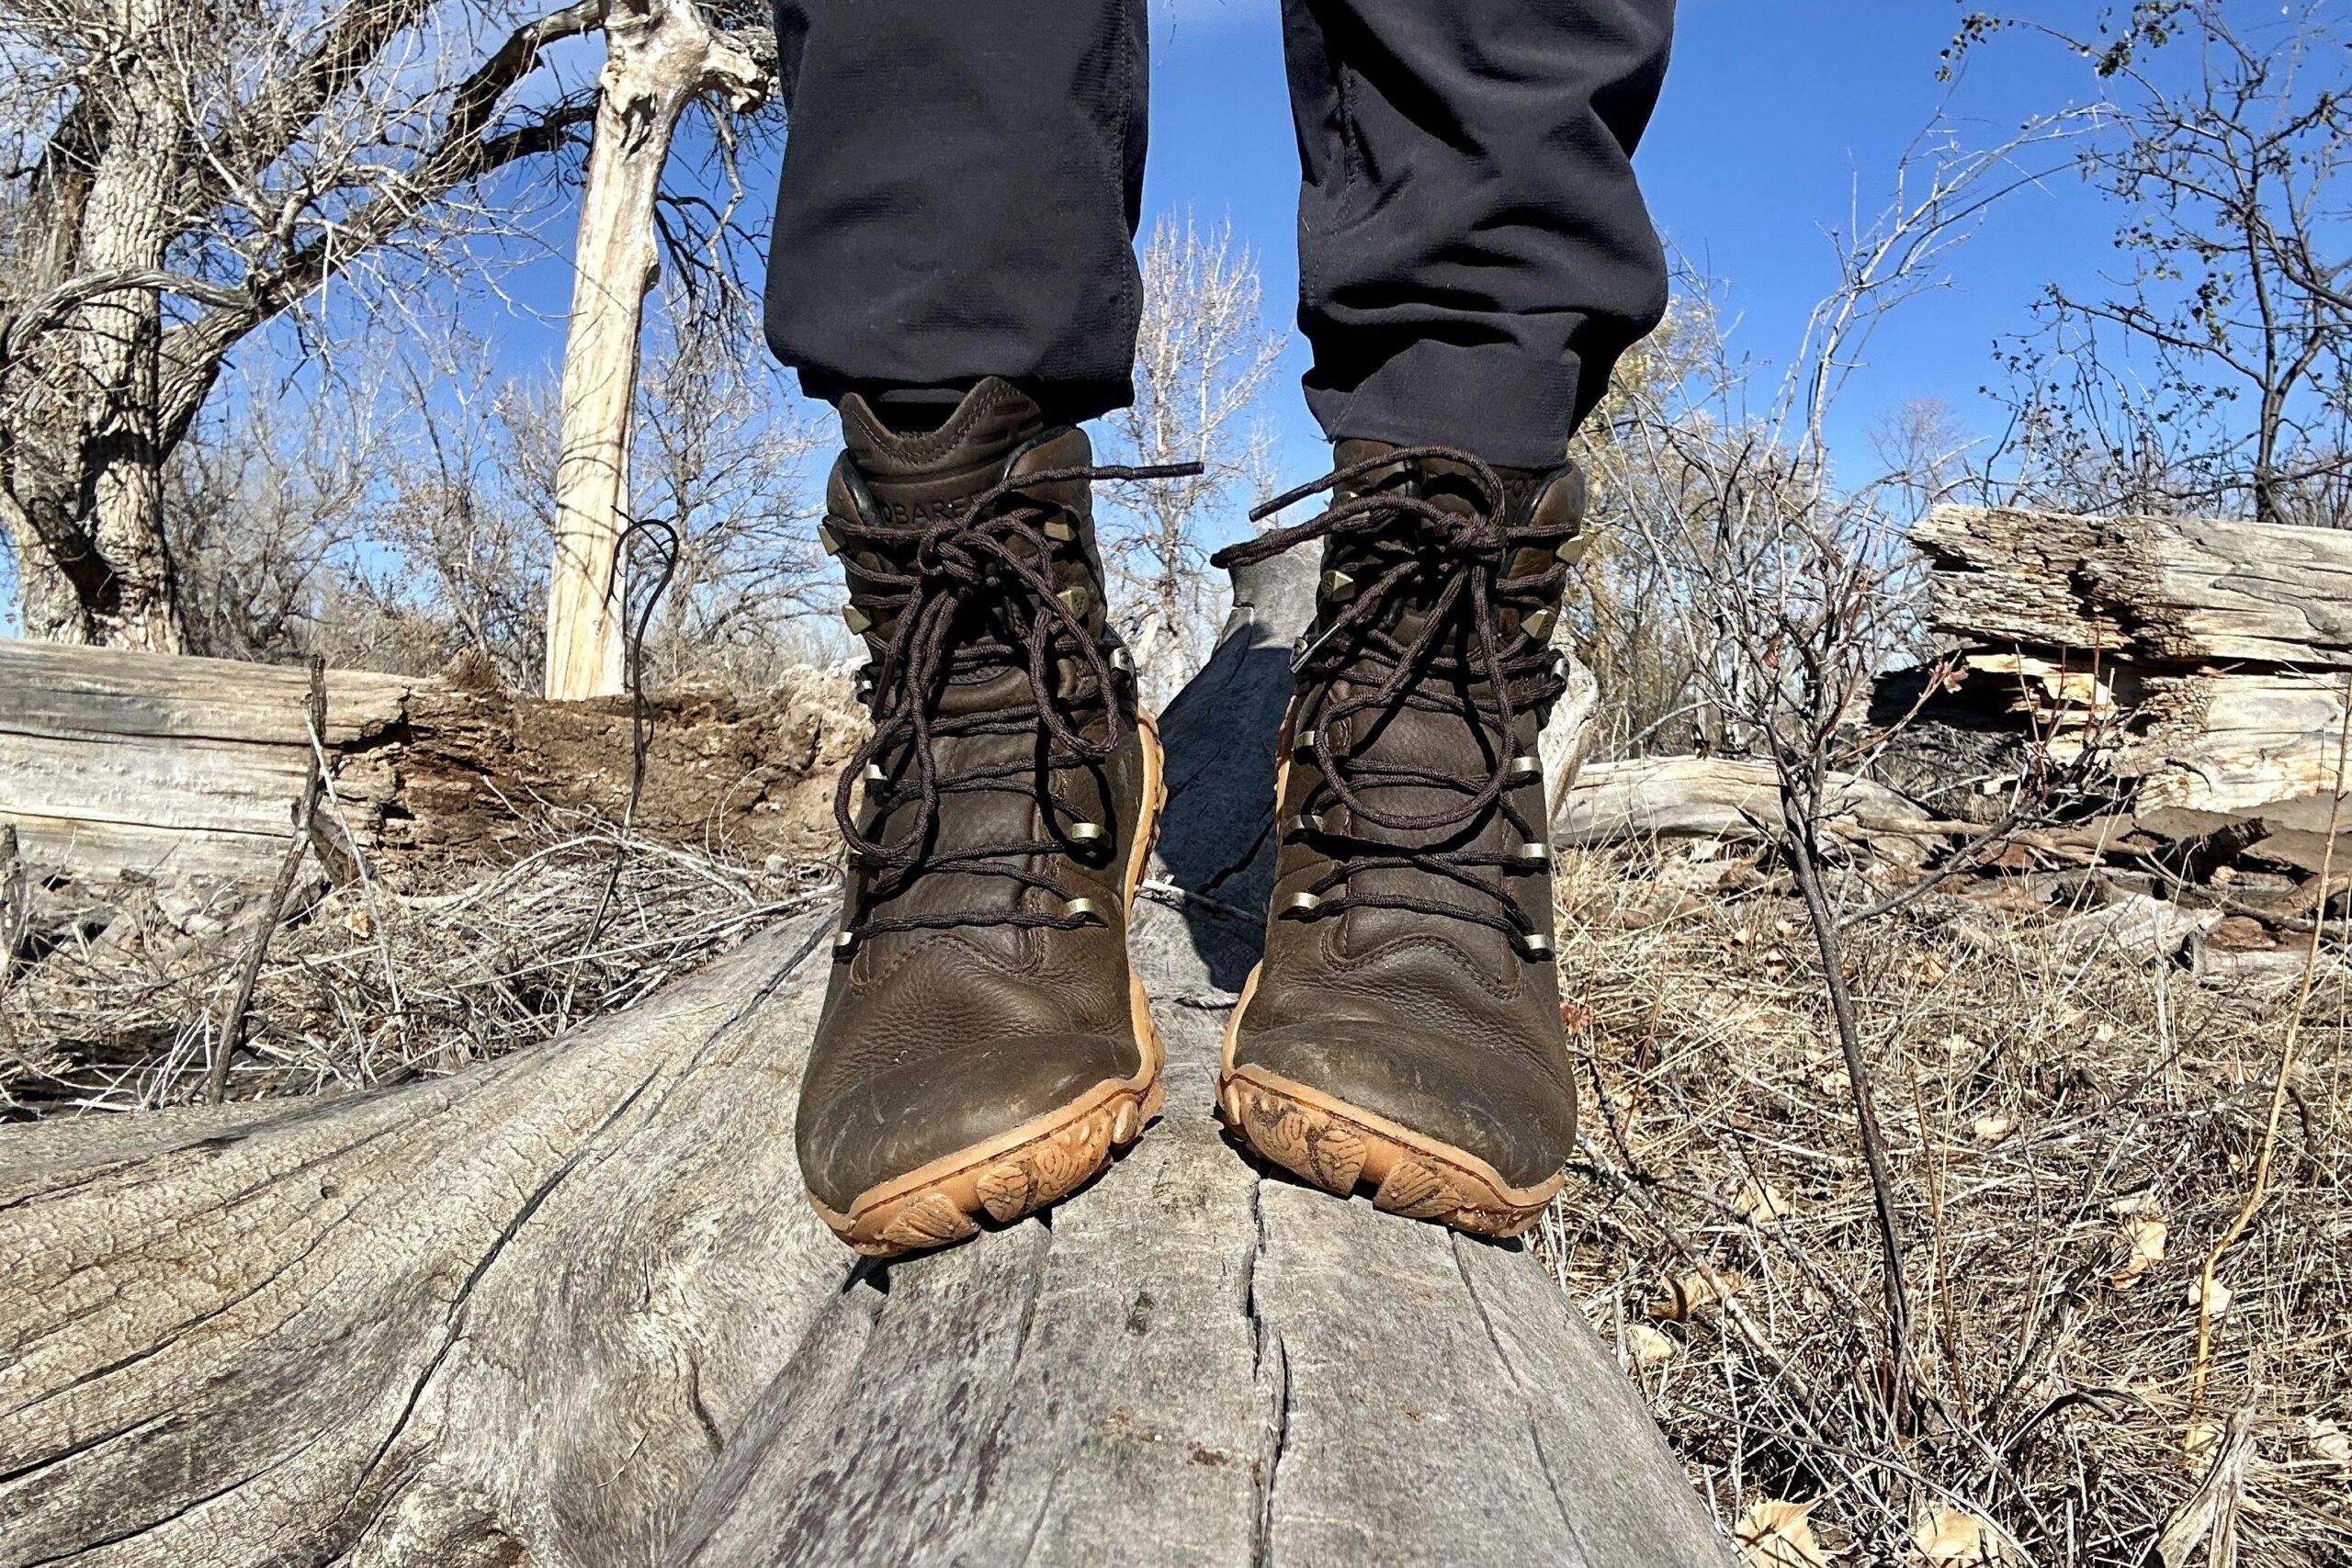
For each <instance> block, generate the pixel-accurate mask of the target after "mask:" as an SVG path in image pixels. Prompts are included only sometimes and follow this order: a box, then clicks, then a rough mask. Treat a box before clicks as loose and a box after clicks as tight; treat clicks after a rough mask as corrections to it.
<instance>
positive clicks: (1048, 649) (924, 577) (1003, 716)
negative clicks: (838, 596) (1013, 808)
mask: <svg viewBox="0 0 2352 1568" xmlns="http://www.w3.org/2000/svg"><path fill="white" fill-rule="evenodd" d="M1199 471H1200V468H1199V466H1198V465H1197V464H1178V465H1172V466H1169V467H1159V468H1126V467H1104V468H1056V469H1052V470H1049V471H1045V472H1039V473H1033V474H1023V475H1022V476H1020V477H1019V478H1018V479H1005V480H1002V481H1001V482H1000V483H998V484H996V485H994V486H992V487H990V488H989V490H987V491H984V492H982V493H981V494H980V495H978V496H977V497H975V498H974V500H973V501H972V502H971V504H970V505H969V506H967V508H965V510H964V511H963V512H962V513H960V514H958V515H956V516H954V517H949V518H944V519H939V520H935V521H932V522H916V523H906V524H899V523H875V522H870V521H867V520H865V519H863V518H859V517H842V516H839V515H835V516H833V517H831V518H830V519H829V520H830V521H831V523H832V525H833V526H834V527H836V528H837V529H839V530H840V532H841V534H842V539H843V548H844V550H847V549H850V548H854V547H858V546H861V545H863V546H865V547H868V548H869V549H870V550H871V551H872V554H871V555H870V556H869V557H867V558H864V559H861V560H860V562H859V565H858V570H859V571H860V573H861V574H862V575H864V576H865V577H868V578H871V579H873V580H874V581H876V583H878V584H879V585H880V589H879V592H873V593H869V594H866V595H864V596H863V598H862V607H864V608H865V609H867V610H868V611H869V613H871V614H873V615H875V617H876V620H880V619H882V618H884V617H886V616H895V617H896V619H895V620H894V621H893V622H892V624H891V627H890V636H889V641H888V645H887V646H885V647H884V649H882V652H881V655H880V657H879V658H878V659H876V660H875V661H874V663H873V667H872V671H871V672H872V676H873V682H874V685H873V689H874V694H875V695H874V731H873V733H872V734H871V735H870V736H868V737H867V738H866V741H865V744H864V745H863V746H861V747H859V748H858V750H857V754H856V755H855V756H854V757H852V758H851V759H850V761H849V765H848V766H847V767H845V768H844V769H842V776H841V783H840V784H839V785H838V786H837V787H836V788H835V790H834V792H833V820H834V822H835V824H836V825H837V826H838V827H839V828H840V829H841V834H842V841H843V842H844V843H846V844H847V845H848V846H849V851H850V853H851V855H852V856H853V857H854V859H855V860H856V861H857V862H858V863H859V864H860V866H861V867H862V868H864V869H865V870H867V871H869V872H872V873H874V874H876V881H875V884H874V885H873V886H872V887H871V888H870V889H869V894H868V898H867V900H866V902H867V903H868V904H878V903H882V902H885V901H887V900H888V899H889V898H892V897H897V896H898V895H899V894H900V893H903V892H904V891H905V890H906V889H907V887H908V886H910V885H911V884H912V882H913V881H914V879H915V878H917V877H918V876H921V875H922V874H925V873H928V872H935V871H942V870H953V871H957V872H962V873H966V874H976V875H988V876H1001V877H1005V878H1008V879H1010V880H1012V881H1014V882H1017V883H1019V884H1021V885H1022V886H1024V887H1028V888H1034V889H1035V890H1036V891H1037V892H1039V893H1042V894H1044V895H1046V897H1047V898H1049V899H1051V900H1052V901H1053V902H1054V903H1055V904H1056V906H1057V908H1054V909H1027V908H1015V909H1010V910H1007V909H988V910H976V911H971V912H956V911H941V912H935V913H931V914H922V915H880V916H870V917H865V918H861V919H854V920H851V921H849V922H846V923H845V926H844V930H845V931H846V932H847V933H848V934H849V940H850V942H853V943H854V942H857V941H859V940H862V939H863V938H864V937H866V936H871V935H876V934H880V933H882V932H886V931H921V930H937V929H944V928H948V927H953V926H963V925H1011V926H1040V927H1047V928H1051V929H1054V930H1059V931H1070V930H1075V929H1076V928H1078V927H1080V926H1082V925H1086V924H1088V923H1090V922H1099V921H1101V920H1102V919H1103V916H1102V915H1101V914H1100V913H1099V912H1094V911H1086V912H1080V913H1077V914H1072V913H1069V912H1067V909H1066V908H1064V907H1066V906H1069V905H1070V904H1072V903H1074V902H1076V901H1077V895H1076V893H1075V892H1073V890H1072V889H1070V888H1069V886H1066V885H1064V884H1063V883H1062V882H1060V881H1059V880H1058V879H1057V878H1055V877H1053V876H1050V875H1047V874H1044V873H1042V872H1038V871H1034V870H1031V869H1030V868H1029V866H1028V865H1027V864H1025V862H1027V861H1029V860H1032V859H1035V858H1038V857H1043V856H1052V855H1057V854H1083V853H1086V852H1088V851H1087V849H1086V847H1085V846H1082V845H1080V844H1078V843H1076V842H1074V841H1072V840H1069V839H1067V838H1038V839H1029V840H1011V841H1007V842H1004V843H990V844H984V845H978V846H974V847H971V848H967V849H962V850H956V851H953V852H941V851H939V850H937V849H936V848H935V847H933V843H932V838H933V829H935V828H936V826H937V824H938V820H939V810H940V802H941V801H942V800H943V799H944V798H945V797H946V796H948V795H965V794H976V793H982V792H989V791H995V792H1008V793H1012V794H1016V795H1022V796H1023V797H1024V798H1026V799H1032V800H1037V801H1040V802H1042V803H1043V804H1044V805H1045V807H1046V810H1045V812H1044V813H1043V815H1044V817H1045V819H1046V821H1048V822H1052V821H1055V820H1057V819H1060V820H1068V819H1070V818H1075V817H1076V816H1077V812H1076V810H1075V808H1074V807H1072V806H1071V803H1070V802H1069V800H1068V799H1066V798H1065V797H1064V796H1063V795H1061V793H1060V792H1059V791H1058V790H1057V789H1056V788H1054V785H1053V775H1054V774H1055V773H1057V771H1059V770H1061V769H1064V768H1069V767H1081V766H1086V765H1089V764H1091V763H1096V762H1101V761H1104V760H1106V759H1107V758H1109V757H1110V756H1111V754H1112V753H1113V752H1114V751H1115V750H1118V747H1119V743H1120V740H1121V739H1122V737H1123V728H1124V722H1125V721H1124V720H1123V718H1122V716H1121V715H1120V711H1119V702H1118V698H1117V695H1116V694H1115V691H1114V687H1115V683H1116V681H1117V675H1116V672H1115V671H1114V669H1113V666H1112V664H1111V661H1110V658H1109V656H1108V653H1107V652H1106V650H1105V648H1104V646H1103V644H1100V643H1098V642H1097V641H1096V640H1095V638H1094V637H1092V636H1091V635H1089V633H1088V631H1087V629H1086V623H1085V616H1084V611H1085V609H1086V608H1087V606H1081V607H1080V608H1079V609H1072V608H1071V607H1070V606H1069V605H1068V604H1064V603H1063V602H1062V600H1061V599H1060V598H1059V597H1058V594H1057V589H1056V588H1055V586H1054V581H1053V577H1052V563H1053V550H1054V546H1053V543H1052V541H1051V540H1049V539H1048V538H1047V537H1046V534H1045V532H1044V529H1043V527H1042V525H1043V524H1044V523H1046V521H1048V520H1049V519H1050V518H1052V517H1053V516H1054V515H1056V514H1057V513H1060V512H1061V511H1062V510H1063V509H1062V508H1060V507H1058V506H1056V505H1052V504H1049V503H1045V502H1037V501H1035V500H1034V499H1032V498H1030V497H1029V496H1027V495H1025V494H1023V491H1031V490H1035V489H1037V488H1040V487H1043V486H1046V485H1052V484H1059V483H1066V482H1069V481H1072V480H1080V479H1082V480H1086V481H1088V482H1094V481H1098V480H1104V479H1114V480H1132V479H1179V478H1185V477H1189V476H1190V475H1193V474H1196V473H1198V472H1199ZM1098 591H1099V590H1098ZM1023 610H1025V611H1026V613H1027V625H1026V626H1025V627H1021V628H1019V629H1018V635H1017V636H1015V637H1011V638H1008V637H1006V636H1004V635H1002V633H1003V632H1004V631H1005V630H1006V629H1007V627H1008V626H1010V625H1011V624H1012V622H1013V621H1016V620H1017V619H1018V617H1019V615H1020V614H1021V613H1022V612H1023ZM1065 659H1069V660H1076V661H1077V663H1078V665H1079V667H1080V668H1079V679H1078V680H1077V682H1075V683H1074V684H1073V685H1072V687H1071V689H1069V691H1061V690H1058V689H1057V680H1056V666H1057V663H1058V662H1059V661H1061V660H1065ZM1007 669H1022V670H1023V671H1025V672H1026V674H1027V676H1028V685H1029V701H1028V702H1026V703H1025V704H1022V705H1017V706H1013V707H1006V708H999V709H993V710H990V711H989V712H985V713H975V714H955V715H944V714H942V713H941V712H940V711H939V708H940V705H941V698H942V696H943V695H944V693H945V691H946V689H947V687H948V685H949V683H950V682H955V681H957V680H970V679H973V678H976V677H979V678H984V677H985V676H987V675H988V674H990V673H993V672H998V671H1003V670H1007ZM1097 702H1099V703H1100V704H1101V705H1102V706H1103V710H1104V712H1105V715H1106V716H1107V725H1106V733H1105V735H1104V738H1103V739H1101V740H1093V739H1089V738H1088V737H1087V736H1086V734H1085V733H1084V732H1083V731H1082V730H1081V728H1080V723H1081V722H1082V720H1080V718H1078V717H1076V716H1077V715H1078V714H1080V712H1082V711H1083V710H1085V709H1088V708H1090V707H1091V705H1093V704H1095V703H1097ZM1040 731H1042V732H1043V734H1044V736H1045V739H1046V757H1045V760H1044V762H1043V765H1042V767H1041V766H1040V764H1039V762H1038V761H1037V760H1036V759H1035V757H1023V758H1022V759H1019V760H1016V761H1007V762H1004V763H1002V764H999V765H996V766H990V767H981V768H972V769H967V770H964V771H961V772H954V773H948V772H943V771H942V770H941V768H940V765H939V755H938V750H937V746H938V742H939V741H941V740H943V739H951V738H955V737H961V736H978V735H1012V734H1024V735H1031V734H1037V733H1039V732H1040ZM902 748H903V749H904V750H906V752H907V761H908V762H909V767H908V768H907V770H906V772H905V774H904V775H903V776H899V777H896V778H893V776H892V775H891V774H890V773H888V770H887V766H886V763H885V760H886V759H887V758H889V757H890V756H892V755H893V754H894V753H895V752H897V751H899V750H900V749H902ZM869 767H871V768H876V769H881V770H883V772H882V775H881V777H880V778H878V779H868V775H867V770H868V769H869ZM861 782H865V783H866V784H867V786H868V787H867V797H866V798H867V805H868V806H869V807H871V808H872V809H873V811H874V820H875V822H876V825H877V826H878V825H879V824H880V823H882V822H883V821H885V820H887V819H888V816H889V814H890V813H891V812H892V811H894V810H896V809H897V808H898V807H899V806H901V805H904V804H906V803H907V802H909V801H912V802H913V803H914V805H915V810H914V812H913V814H912V817H911V819H910V821H909V823H908V825H907V827H906V829H905V830H904V831H902V832H900V833H899V834H898V835H897V836H896V837H895V838H892V839H889V840H882V839H879V838H876V837H875V836H873V835H872V834H869V833H868V832H867V831H866V830H865V829H864V828H862V827H861V826H860V825H859V823H858V820H857V814H856V812H855V810H854V807H853V805H852V802H853V800H854V795H855V792H856V790H857V788H858V786H859V784H860V783H861ZM910 786H911V787H910ZM1104 826H1105V828H1106V829H1107V828H1108V827H1109V826H1110V825H1109V824H1104ZM1116 837H1117V836H1116V834H1115V833H1111V832H1107V831H1106V832H1105V834H1104V835H1103V845H1104V846H1105V847H1107V846H1108V845H1109V844H1110V843H1112V842H1114V841H1115V840H1116Z"/></svg>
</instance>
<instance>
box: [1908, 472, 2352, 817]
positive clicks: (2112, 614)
mask: <svg viewBox="0 0 2352 1568" xmlns="http://www.w3.org/2000/svg"><path fill="white" fill-rule="evenodd" d="M1912 539H1913V542H1914V543H1916V544H1917V545H1918V547H1920V549H1921V550H1922V551H1923V552H1924V553H1925V554H1926V555H1927V557H1928V563H1929V567H1930V570H1929V572H1928V615H1929V620H1930V622H1931V624H1932V626H1933V628H1934V629H1935V630H1936V631H1937V632H1938V633H1939V634H1941V635H1942V636H1943V637H1948V638H1950V639H1951V640H1952V641H1953V642H1954V643H1956V644H1957V645H1958V661H1957V665H1956V667H1955V672H1956V673H1957V674H1958V675H1959V676H1960V678H1961V681H1962V684H1961V685H1960V687H1959V689H1958V690H1955V691H1946V692H1940V693H1937V694H1928V695H1926V700H1925V702H1924V705H1921V703H1920V701H1919V699H1920V698H1921V696H1922V695H1923V693H1922V690H1921V676H1920V675H1919V674H1918V672H1906V673H1905V674H1903V675H1897V676H1891V677H1889V678H1888V679H1887V680H1886V681H1885V682H1882V683H1881V687H1880V692H1879V695H1878V698H1877V699H1876V700H1874V702H1873V704H1872V712H1871V720H1872V722H1874V723H1878V724H1882V725H1884V724H1890V723H1894V722H1895V721H1896V720H1899V719H1907V720H1908V726H1907V727H1908V728H1909V730H1910V733H1909V734H1907V735H1905V736H1903V737H1901V738H1899V739H1898V740H1897V742H1896V744H1895V746H1894V748H1893V749H1892V750H1891V751H1890V752H1889V754H1888V756H1887V757H1886V758H1885V760H1884V761H1883V763H1882V765H1881V769H1880V771H1881V773H1882V775H1883V776H1884V777H1885V778H1887V779H1888V780H1889V782H1892V783H1894V784H1898V785H1899V786H1901V787H1902V788H1904V789H1905V790H1906V791H1908V792H1909V793H1911V794H1914V795H1919V796H1920V798H1923V799H1930V800H1932V802H1933V804H1935V805H1936V806H1937V807H1938V808H1939V810H1942V811H1945V812H1947V813H1949V814H1951V815H1975V816H1979V817H1990V816H1993V815H1996V814H1997V812H1998V809H1999V807H2000V806H2001V805H2002V804H2003V803H2004V802H2005V798H2006V795H2007V785H2008V784H2010V783H2011V782H2013V781H2014V780H2015V779H2016V778H2017V777H2018V775H2019V774H2020V773H2025V772H2027V771H2030V769H2031V768H2032V767H2033V766H2035V764H2036V759H2035V758H2034V757H2032V756H2030V755H2029V753H2030V752H2031V751H2035V750H2039V751H2041V753H2042V754H2043V755H2044V756H2046V757H2047V758H2048V759H2049V760H2051V761H2055V762H2056V763H2058V764H2059V765H2061V766H2064V765H2068V764H2070V763H2071V762H2072V761H2074V759H2075V756H2076V755H2077V754H2078V753H2079V752H2080V750H2082V749H2083V748H2085V747H2089V748H2092V749H2094V750H2096V752H2097V753H2098V758H2097V760H2098V764H2099V767H2100V769H2101V770H2102V771H2103V773H2105V774H2106V775H2108V776H2109V777H2111V778H2112V779H2113V780H2114V781H2115V783H2116V788H2115V796H2114V804H2116V805H2118V806H2120V807H2127V808H2142V809H2144V808H2151V807H2159V806H2166V805H2172V806H2185V807H2198V808H2201V809H2210V810H2225V811H2238V810H2246V809H2250V808H2254V807H2260V806H2263V805H2266V804H2267V803H2270V802H2273V801H2278V800H2280V799H2285V798H2290V797H2292V796H2296V795H2306V794H2309V793H2311V792H2312V791H2314V790H2319V789H2324V788H2325V787H2327V785H2328V784H2329V782H2330V781H2331V780H2332V779H2333V778H2334V776H2335V750H2336V737H2337V734H2338V730H2339V727H2340V725H2341V723H2342V719H2343V715H2344V705H2345V700H2346V681H2347V679H2352V535H2347V534H2344V533H2339V532H2335V531H2333V530H2327V529H2318V528H2295V527H2283V526H2266V525H2255V524H2248V523H2229V522H2219V521H2213V520H2210V519H2200V518H2179V517H2075V516H2065V515H2060V514H2056V513H2040V512H2023V511H2010V510H1988V509H1985V508H1979V507H1960V506H1946V507H1939V508H1938V509H1937V510H1936V512H1935V513H1934V514H1933V515H1932V516H1930V517H1929V518H1928V520H1927V521H1926V522H1925V523H1922V524H1920V525H1918V526H1917V528H1915V529H1914V530H1913V533H1912ZM1972 794H1973V795H1975V796H1976V797H1977V799H1978V801H1980V802H1981V805H1980V806H1979V807H1977V808H1975V809H1973V810H1972V809H1971V804H1970V801H1969V799H1968V796H1969V795H1972Z"/></svg>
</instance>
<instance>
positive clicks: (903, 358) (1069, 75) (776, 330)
mask: <svg viewBox="0 0 2352 1568" xmlns="http://www.w3.org/2000/svg"><path fill="white" fill-rule="evenodd" d="M776 35H777V41H778V44H779V46H780V49H781V53H782V58H783V77H784V100H785V107H786V141H785V152H784V174H783V180H782V186H781V190H780V192H779V194H778V196H777V198H776V211H775V236H774V240H773V243H772V246H771V249H770V252H769V255H768V283H767V311H766V315H767V335H768V342H769V344H770V346H772V347H773V348H774V349H775V353H776V355H777V357H779V358H780V359H782V360H783V361H784V363H785V364H786V365H788V366H790V367H792V368H793V369H795V370H796V371H797V372H798V373H799V376H800V382H801V386H802V387H803V389H806V390H807V391H808V392H809V395H810V396H812V397H819V398H824V399H827V400H837V399H838V398H840V397H841V395H842V393H844V392H847V391H851V390H861V389H863V390H872V389H884V388H890V387H942V386H955V385H959V384H968V383H970V382H971V381H974V380H977V379H978V378H981V377H984V376H1002V377H1005V378H1008V379H1011V380H1013V381H1016V382H1018V383H1020V384H1021V385H1022V386H1023V388H1025V389H1028V390H1029V391H1030V392H1031V394H1032V395H1033V396H1035V397H1037V398H1038V399H1039V400H1040V401H1041V402H1044V403H1046V404H1047V406H1048V407H1049V408H1050V409H1051V411H1052V412H1053V414H1054V415H1055V416H1056V417H1058V418H1063V419H1070V420H1077V419H1084V418H1091V417H1092V416H1094V415H1096V414H1099V413H1102V412H1105V411H1107V410H1110V409H1114V408H1118V407H1122V406H1124V405H1125V404H1126V403H1127V402H1129V401H1131V400H1132V399H1133V395H1134V393H1133V378H1132V367H1133V361H1134V358H1135V336H1136V315H1137V311H1138V309H1139V304H1140V297H1141V285H1140V283H1139V281H1138V279H1137V277H1136V262H1135V253H1134V250H1133V248H1132V243H1131V242H1132V241H1133V239H1134V236H1135V229H1136V219H1137V217H1138V214H1139V209H1140V206H1141V202H1142V192H1143V159H1144V127H1145V106H1146V101H1147V92H1148V66H1147V60H1146V52H1147V49H1148V34H1147V31H1146V26H1145V16H1144V0H777V6H776Z"/></svg>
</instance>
